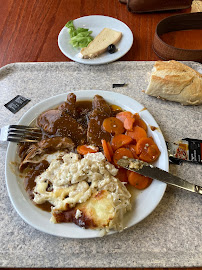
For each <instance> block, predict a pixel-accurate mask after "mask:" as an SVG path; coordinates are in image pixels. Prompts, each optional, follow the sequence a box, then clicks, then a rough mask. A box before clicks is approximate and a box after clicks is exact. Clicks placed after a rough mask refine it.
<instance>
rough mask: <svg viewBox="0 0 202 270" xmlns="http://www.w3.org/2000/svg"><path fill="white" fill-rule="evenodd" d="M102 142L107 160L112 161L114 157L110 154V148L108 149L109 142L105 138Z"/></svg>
mask: <svg viewBox="0 0 202 270" xmlns="http://www.w3.org/2000/svg"><path fill="white" fill-rule="evenodd" d="M101 142H102V148H103V151H104V155H105V157H106V159H107V161H109V162H111V161H112V158H111V155H110V152H109V149H108V145H107V142H106V141H105V140H101Z"/></svg>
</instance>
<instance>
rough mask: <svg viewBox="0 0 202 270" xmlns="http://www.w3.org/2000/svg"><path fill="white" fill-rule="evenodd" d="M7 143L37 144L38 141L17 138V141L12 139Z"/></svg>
mask: <svg viewBox="0 0 202 270" xmlns="http://www.w3.org/2000/svg"><path fill="white" fill-rule="evenodd" d="M7 141H9V142H15V143H20V142H32V143H34V142H38V140H28V139H22V138H17V139H14V138H8V139H7Z"/></svg>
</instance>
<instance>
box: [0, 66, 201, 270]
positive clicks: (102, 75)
mask: <svg viewBox="0 0 202 270" xmlns="http://www.w3.org/2000/svg"><path fill="white" fill-rule="evenodd" d="M153 64H154V62H115V63H112V64H108V65H101V66H87V65H82V64H78V63H73V62H69V63H63V62H61V63H14V64H10V65H7V66H5V67H3V68H1V69H0V93H1V99H0V103H1V105H0V126H4V125H7V124H12V123H13V124H15V123H17V122H18V120H19V119H20V118H21V116H22V115H23V114H24V113H25V112H26V111H27V110H28V109H29V108H31V107H32V106H33V105H35V104H37V103H38V102H39V101H41V100H44V99H46V98H48V97H50V96H54V95H57V94H61V93H68V92H74V91H76V90H107V91H114V92H118V93H121V94H125V95H128V96H130V97H132V98H134V99H135V100H137V101H138V102H140V103H141V104H142V105H144V106H145V107H146V108H147V109H148V110H149V111H150V113H151V114H152V115H153V117H154V118H155V120H156V121H157V123H158V124H159V126H160V128H161V130H162V132H163V135H164V137H165V139H166V140H167V141H176V140H179V139H181V138H184V137H190V138H196V139H202V106H195V107H194V106H182V105H180V104H178V103H174V102H168V101H162V100H159V99H156V98H153V97H150V96H147V95H146V94H145V93H144V92H143V91H142V90H144V89H146V87H147V84H148V80H149V76H150V73H151V70H152V67H153ZM185 64H187V65H189V66H191V67H192V68H194V69H196V70H198V71H199V72H201V73H202V66H201V65H200V64H198V63H194V62H185ZM113 83H126V84H127V86H125V87H123V88H112V84H113ZM18 94H20V95H22V96H24V97H27V98H30V99H31V102H29V103H28V104H27V105H26V106H25V107H24V108H23V109H21V110H20V111H19V112H18V113H16V114H12V113H11V112H10V111H8V110H7V109H6V108H5V107H4V104H6V103H7V102H8V101H10V100H11V99H12V98H14V97H15V96H16V95H18ZM0 149H1V155H0V186H1V189H0V266H1V267H66V268H68V267H192V266H195V267H198V266H202V226H201V224H202V208H201V202H202V200H201V199H202V198H201V196H196V195H194V194H192V193H189V192H186V191H182V190H179V189H175V188H173V187H167V189H166V192H165V195H164V197H163V199H162V201H161V202H160V204H159V205H158V206H157V208H156V209H155V211H153V212H152V213H151V214H150V215H149V216H148V217H147V218H146V219H144V220H143V221H142V222H140V223H139V224H137V225H136V226H133V227H132V228H129V229H127V230H125V231H124V232H122V233H117V234H114V235H110V236H106V237H103V238H96V239H84V240H80V239H77V240H76V239H66V238H60V237H55V236H51V235H48V234H45V233H42V232H40V231H37V230H36V229H34V228H32V227H31V226H29V225H28V224H26V223H25V222H24V221H23V220H22V219H21V218H20V216H19V215H18V214H17V213H16V211H15V210H14V208H13V207H12V204H11V202H10V199H9V197H8V193H7V190H6V183H5V175H4V166H5V157H6V149H7V143H0ZM170 172H171V173H174V174H176V175H178V176H179V177H182V178H185V179H187V180H188V181H190V182H193V183H196V184H199V185H202V178H201V176H202V166H200V165H195V164H190V163H184V164H183V165H181V166H178V165H170Z"/></svg>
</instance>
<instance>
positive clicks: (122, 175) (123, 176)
mask: <svg viewBox="0 0 202 270" xmlns="http://www.w3.org/2000/svg"><path fill="white" fill-rule="evenodd" d="M127 172H128V170H126V169H124V168H119V170H118V173H117V175H116V177H117V178H118V179H119V180H120V181H121V182H125V183H127V182H128V176H127Z"/></svg>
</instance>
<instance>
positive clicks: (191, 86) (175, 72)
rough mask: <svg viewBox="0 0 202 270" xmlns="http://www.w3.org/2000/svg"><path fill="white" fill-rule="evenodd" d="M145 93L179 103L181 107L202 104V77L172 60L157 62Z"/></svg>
mask: <svg viewBox="0 0 202 270" xmlns="http://www.w3.org/2000/svg"><path fill="white" fill-rule="evenodd" d="M145 93H146V94H148V95H150V96H155V97H158V98H162V99H166V100H170V101H176V102H180V103H181V104H183V105H200V104H202V75H201V74H200V73H199V72H197V71H195V70H194V69H192V68H190V67H188V66H186V65H184V64H182V63H180V62H177V61H174V60H171V61H167V62H166V61H157V62H156V63H155V65H154V68H153V70H152V74H151V78H150V83H149V85H148V88H147V90H146V91H145Z"/></svg>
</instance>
